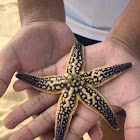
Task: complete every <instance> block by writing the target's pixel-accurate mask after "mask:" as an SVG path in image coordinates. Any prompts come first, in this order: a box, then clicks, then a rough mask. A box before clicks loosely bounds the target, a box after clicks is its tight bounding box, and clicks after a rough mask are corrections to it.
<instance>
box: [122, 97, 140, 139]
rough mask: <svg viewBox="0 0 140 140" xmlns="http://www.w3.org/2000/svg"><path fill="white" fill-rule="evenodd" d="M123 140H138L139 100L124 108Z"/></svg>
mask: <svg viewBox="0 0 140 140" xmlns="http://www.w3.org/2000/svg"><path fill="white" fill-rule="evenodd" d="M125 111H126V120H125V128H124V129H125V139H126V140H140V119H139V118H140V99H139V98H138V99H136V100H135V101H133V102H131V103H129V104H128V105H127V106H126V107H125Z"/></svg>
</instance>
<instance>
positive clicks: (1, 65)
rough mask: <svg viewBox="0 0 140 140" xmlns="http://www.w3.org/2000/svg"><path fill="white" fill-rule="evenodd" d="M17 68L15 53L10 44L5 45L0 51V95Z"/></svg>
mask: <svg viewBox="0 0 140 140" xmlns="http://www.w3.org/2000/svg"><path fill="white" fill-rule="evenodd" d="M17 69H18V59H17V57H16V53H15V51H14V49H13V48H12V47H11V46H7V47H5V48H4V49H3V50H2V51H1V52H0V96H2V95H3V94H4V93H5V91H6V89H7V88H8V86H9V84H10V81H11V79H12V76H13V74H14V73H15V72H16V70H17Z"/></svg>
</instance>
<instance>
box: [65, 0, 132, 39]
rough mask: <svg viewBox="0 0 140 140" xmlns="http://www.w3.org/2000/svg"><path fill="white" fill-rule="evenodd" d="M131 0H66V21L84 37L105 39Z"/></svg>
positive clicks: (75, 31) (74, 30)
mask: <svg viewBox="0 0 140 140" xmlns="http://www.w3.org/2000/svg"><path fill="white" fill-rule="evenodd" d="M128 3H129V0H64V5H65V11H66V23H67V24H68V26H69V27H70V28H71V30H72V31H73V32H74V33H76V34H78V35H81V36H83V37H87V38H90V39H93V40H98V41H103V40H104V39H105V38H106V36H107V34H108V32H109V30H110V29H111V27H112V25H113V24H114V22H115V21H116V19H117V18H118V17H119V16H120V14H121V13H122V12H123V10H124V9H125V7H126V6H127V4H128Z"/></svg>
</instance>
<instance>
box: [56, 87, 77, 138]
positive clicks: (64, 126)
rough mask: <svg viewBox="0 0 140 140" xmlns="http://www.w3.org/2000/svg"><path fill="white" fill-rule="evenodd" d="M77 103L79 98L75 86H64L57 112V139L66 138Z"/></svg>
mask: <svg viewBox="0 0 140 140" xmlns="http://www.w3.org/2000/svg"><path fill="white" fill-rule="evenodd" d="M77 105H78V99H77V98H76V94H75V90H74V88H73V87H67V88H64V89H63V90H62V94H61V96H60V98H59V101H58V107H57V112H56V120H55V140H63V139H64V138H65V136H66V133H67V131H68V128H69V125H70V121H71V119H72V116H73V114H74V112H75V110H76V108H77Z"/></svg>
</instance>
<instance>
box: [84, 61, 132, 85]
mask: <svg viewBox="0 0 140 140" xmlns="http://www.w3.org/2000/svg"><path fill="white" fill-rule="evenodd" d="M130 67H132V63H131V62H129V63H123V64H118V65H114V66H107V67H101V68H97V69H94V70H92V71H89V72H85V73H84V74H83V75H82V76H83V77H85V81H86V83H89V84H92V85H93V87H100V86H102V85H103V84H105V83H106V82H108V81H110V80H111V79H113V78H115V77H117V76H118V75H120V74H121V73H122V72H124V71H125V70H126V69H128V68H130Z"/></svg>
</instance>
